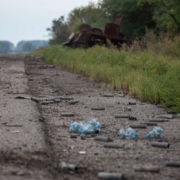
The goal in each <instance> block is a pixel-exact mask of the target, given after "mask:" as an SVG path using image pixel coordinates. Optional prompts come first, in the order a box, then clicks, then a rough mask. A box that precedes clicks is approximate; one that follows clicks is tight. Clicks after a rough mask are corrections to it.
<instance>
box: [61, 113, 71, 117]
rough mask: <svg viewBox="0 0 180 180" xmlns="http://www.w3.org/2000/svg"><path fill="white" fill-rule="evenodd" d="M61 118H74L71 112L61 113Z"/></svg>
mask: <svg viewBox="0 0 180 180" xmlns="http://www.w3.org/2000/svg"><path fill="white" fill-rule="evenodd" d="M61 116H65V117H72V116H74V113H72V112H63V113H61Z"/></svg>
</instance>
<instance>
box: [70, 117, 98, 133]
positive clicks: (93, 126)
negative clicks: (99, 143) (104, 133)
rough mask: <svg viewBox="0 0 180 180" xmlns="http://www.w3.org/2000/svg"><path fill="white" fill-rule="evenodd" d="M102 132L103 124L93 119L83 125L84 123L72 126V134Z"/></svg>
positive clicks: (75, 123)
mask: <svg viewBox="0 0 180 180" xmlns="http://www.w3.org/2000/svg"><path fill="white" fill-rule="evenodd" d="M100 130H101V124H100V123H99V122H97V121H96V119H92V120H91V121H89V122H87V123H85V124H83V123H82V122H79V123H77V122H74V123H72V124H71V126H70V132H73V133H80V134H91V133H98V132H99V131H100Z"/></svg>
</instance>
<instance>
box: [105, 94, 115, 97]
mask: <svg viewBox="0 0 180 180" xmlns="http://www.w3.org/2000/svg"><path fill="white" fill-rule="evenodd" d="M103 97H114V95H113V94H103Z"/></svg>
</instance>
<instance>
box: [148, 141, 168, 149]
mask: <svg viewBox="0 0 180 180" xmlns="http://www.w3.org/2000/svg"><path fill="white" fill-rule="evenodd" d="M151 146H153V147H162V148H169V146H170V144H169V143H167V142H152V143H151Z"/></svg>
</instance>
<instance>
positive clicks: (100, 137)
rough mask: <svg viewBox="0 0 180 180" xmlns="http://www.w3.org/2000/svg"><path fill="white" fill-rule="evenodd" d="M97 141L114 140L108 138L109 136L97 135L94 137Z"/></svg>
mask: <svg viewBox="0 0 180 180" xmlns="http://www.w3.org/2000/svg"><path fill="white" fill-rule="evenodd" d="M94 140H95V141H103V142H111V141H113V140H112V139H110V138H108V137H103V136H96V137H95V138H94Z"/></svg>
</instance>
